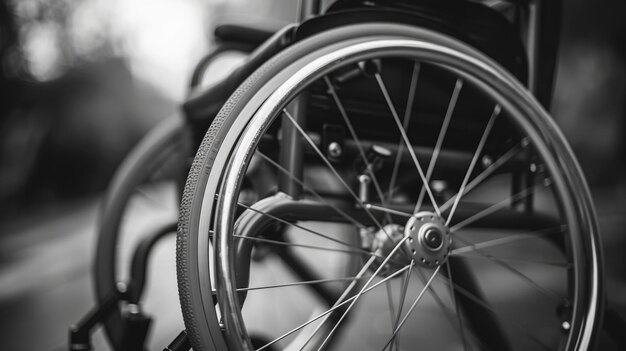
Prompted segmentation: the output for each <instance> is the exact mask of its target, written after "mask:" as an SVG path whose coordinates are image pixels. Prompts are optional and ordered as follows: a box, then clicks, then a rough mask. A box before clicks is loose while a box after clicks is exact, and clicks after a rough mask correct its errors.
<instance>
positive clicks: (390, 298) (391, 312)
mask: <svg viewBox="0 0 626 351" xmlns="http://www.w3.org/2000/svg"><path fill="white" fill-rule="evenodd" d="M385 285H386V286H387V306H389V321H390V322H391V331H393V330H394V329H395V326H394V316H395V315H396V312H395V311H396V309H395V307H394V305H393V293H392V291H391V283H390V282H387V283H385ZM401 308H402V306H400V309H401ZM395 345H396V348H397V349H399V347H398V340H397V339H396V340H395ZM392 348H393V347H392Z"/></svg>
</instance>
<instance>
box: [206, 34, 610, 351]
mask: <svg viewBox="0 0 626 351" xmlns="http://www.w3.org/2000/svg"><path fill="white" fill-rule="evenodd" d="M380 50H384V51H385V52H384V55H389V56H397V55H404V54H406V55H409V56H410V55H413V54H414V55H416V56H419V55H422V56H421V58H424V57H425V58H427V59H429V60H430V61H431V62H430V63H433V62H435V63H438V64H440V65H442V66H445V67H446V68H448V69H451V70H456V71H457V74H459V75H460V76H463V77H464V78H465V79H468V80H470V81H472V82H473V83H474V84H477V85H481V86H482V87H483V88H485V89H486V90H488V91H490V92H491V93H492V95H493V96H494V97H496V98H497V99H498V100H499V101H498V102H499V103H500V104H501V105H502V106H505V108H507V109H509V110H511V111H515V112H516V113H517V116H515V118H516V121H517V122H518V123H519V124H520V125H521V127H522V128H523V129H524V130H525V131H529V130H531V131H533V132H532V133H529V137H530V139H531V140H533V141H535V142H537V141H539V143H540V145H544V146H545V148H544V149H543V150H540V153H541V154H542V155H543V156H544V157H547V159H549V160H556V161H555V162H561V164H560V165H556V164H552V165H550V168H552V171H553V172H552V174H559V173H558V171H557V172H554V171H555V170H557V168H559V167H560V168H561V169H566V170H568V169H569V171H570V172H569V173H568V174H567V176H568V178H569V179H560V180H559V181H556V182H555V183H557V185H558V187H559V188H560V193H566V194H570V193H571V194H572V196H573V197H574V198H575V199H574V201H575V205H574V207H575V208H576V210H574V209H572V208H570V209H569V210H568V212H570V213H573V212H574V211H576V212H579V214H580V215H581V218H580V219H581V223H582V224H581V227H586V228H590V231H591V233H592V234H591V235H592V237H591V238H590V239H589V241H590V244H589V245H590V247H589V248H586V249H585V250H590V255H591V257H590V259H591V262H590V267H589V268H590V272H589V277H590V281H591V282H590V283H589V284H584V285H585V286H580V285H581V284H582V283H581V282H580V279H579V278H577V282H576V284H577V285H579V287H581V288H582V289H581V290H579V289H576V291H581V292H583V293H584V295H585V296H578V297H576V300H579V301H580V300H581V299H585V300H588V301H586V303H584V305H585V308H586V309H587V311H585V312H582V313H579V311H576V313H575V315H576V316H578V317H579V318H578V319H577V320H575V321H574V322H573V323H572V326H573V328H572V329H573V330H580V331H581V333H580V334H579V335H573V333H572V334H571V336H570V339H569V340H568V343H569V344H570V345H572V346H575V347H576V348H578V349H581V348H583V349H584V348H585V347H586V346H588V345H589V342H590V339H591V332H592V330H593V325H594V320H595V315H596V307H597V306H596V304H597V298H598V290H597V286H598V284H597V283H598V280H599V268H598V267H599V262H598V257H597V255H596V247H595V245H596V243H595V241H594V238H593V236H594V235H595V234H593V233H594V232H595V228H594V226H595V223H594V221H593V218H592V217H593V209H592V208H591V207H590V206H591V205H590V202H589V201H588V194H587V190H586V187H585V185H584V182H583V181H582V179H579V178H578V174H577V172H576V171H577V169H576V168H577V166H576V164H575V162H574V161H573V160H572V159H571V152H570V151H569V149H568V147H567V146H566V145H565V144H564V143H563V142H562V141H561V140H560V135H559V133H558V131H557V130H556V128H554V126H553V125H552V124H551V123H550V121H549V118H548V117H547V114H546V113H545V112H544V111H543V110H541V109H540V108H539V107H538V105H537V104H536V103H535V102H534V100H533V99H532V98H531V97H529V96H528V94H527V93H525V91H524V89H523V88H522V87H521V86H520V85H519V84H516V83H515V82H514V81H513V80H512V79H511V78H510V77H509V76H508V75H507V74H506V73H505V72H503V71H501V70H499V69H498V68H496V67H494V66H492V65H489V64H488V63H485V62H484V61H483V60H480V59H476V58H474V57H471V56H468V55H466V54H464V53H461V52H458V51H455V50H453V49H450V48H446V47H443V46H439V45H436V44H432V43H427V42H422V41H418V40H408V39H384V40H372V41H369V42H365V43H360V44H354V45H351V46H348V47H346V48H344V49H342V50H339V51H336V52H333V53H330V54H327V55H325V56H322V57H319V58H317V59H315V60H314V61H312V62H311V63H309V64H307V65H305V66H304V67H303V68H302V69H301V70H299V71H298V72H297V74H296V75H294V76H292V77H291V78H290V79H289V80H287V81H286V82H285V83H284V84H283V85H281V86H280V88H279V89H277V90H276V91H275V92H274V93H273V94H272V95H271V96H270V97H269V98H268V99H267V100H266V101H265V103H264V104H263V105H262V106H261V107H260V108H259V110H258V111H257V113H256V114H255V116H254V117H253V118H252V120H251V121H250V123H249V125H248V126H247V128H246V130H245V131H244V132H243V133H242V134H241V137H240V138H239V144H238V146H237V148H236V150H235V151H234V152H233V153H232V155H231V158H230V162H229V164H228V167H227V170H226V171H225V172H224V175H223V179H224V180H225V182H224V185H223V187H222V189H221V190H220V194H221V195H222V196H220V204H219V206H218V207H217V211H218V214H217V217H216V218H221V219H222V220H221V221H220V222H219V223H217V227H216V237H217V238H218V246H219V248H220V252H221V254H219V255H218V256H219V257H218V265H219V266H220V269H222V270H224V271H227V272H228V271H229V270H231V268H230V264H231V263H230V262H228V259H229V258H228V255H227V254H223V253H225V252H228V248H229V242H228V240H229V238H228V236H224V235H220V234H219V233H221V232H224V230H227V228H230V227H231V226H232V223H231V221H232V216H231V214H232V210H233V208H234V206H235V204H233V203H232V201H229V199H230V200H232V199H233V197H232V195H233V194H235V193H236V191H237V188H238V183H239V175H240V174H241V171H242V167H243V166H244V165H245V164H246V163H247V159H248V158H249V157H250V150H251V149H252V148H253V146H254V145H255V144H256V141H257V140H258V137H259V136H260V135H261V134H262V133H263V132H264V131H265V129H266V128H267V127H268V126H269V122H270V121H271V118H270V116H275V115H276V114H277V112H278V111H276V109H277V108H278V107H280V106H283V105H284V103H285V102H286V101H287V100H288V99H289V98H290V97H291V96H293V95H294V94H296V93H297V92H298V91H299V89H300V88H301V87H302V86H303V85H306V84H305V83H303V82H307V81H311V80H313V79H316V78H318V77H319V76H320V75H321V74H323V71H324V70H325V69H326V70H328V69H330V68H329V67H332V65H333V64H335V63H336V62H337V60H339V59H341V60H342V62H344V63H345V62H355V61H358V60H363V59H365V58H366V57H367V55H370V54H374V53H378V51H380ZM418 54H419V55H418ZM467 71H469V72H472V74H474V75H475V76H470V75H469V74H467V73H465V72H467ZM480 79H482V81H481V80H480ZM494 82H495V83H494ZM505 94H512V95H513V96H514V98H515V99H517V100H516V101H515V102H516V103H517V105H513V102H512V101H511V100H514V99H513V98H510V100H506V99H505ZM509 96H511V95H509ZM520 97H521V98H522V99H521V101H519V100H520ZM522 111H524V112H528V111H530V112H532V114H530V117H531V118H532V119H531V120H526V117H525V116H524V112H522ZM526 115H528V113H526ZM539 127H547V128H546V129H545V130H542V129H540V128H539ZM539 133H543V135H539ZM555 140H556V143H555ZM563 154H565V155H566V156H567V157H568V158H570V159H569V160H560V159H557V156H559V155H561V156H562V155H563ZM572 174H574V175H573V176H572ZM572 178H573V179H572ZM577 178H578V179H577ZM574 201H573V202H572V203H574ZM565 203H566V204H569V203H570V201H565ZM570 217H571V216H570ZM207 224H208V223H207ZM572 224H573V225H574V226H575V227H576V226H578V224H577V223H572ZM207 229H208V227H207ZM201 231H202V228H201ZM226 232H227V231H226ZM574 251H575V252H580V251H581V248H578V249H577V250H574ZM583 251H584V250H583ZM574 261H575V264H578V262H579V261H580V260H579V259H575V260H574ZM583 269H584V268H583V267H581V266H578V267H576V271H577V272H579V273H580V272H582V270H583ZM218 278H219V279H220V283H221V285H223V286H225V287H226V294H225V296H224V297H229V302H230V303H232V305H231V306H228V307H227V311H222V312H223V313H224V312H226V313H233V314H235V315H236V314H237V313H238V311H239V308H238V306H237V299H236V298H233V297H234V296H236V292H234V291H232V290H230V291H228V290H229V287H231V285H230V284H229V281H228V280H229V278H228V275H227V274H224V275H219V276H218ZM587 289H589V291H586V290H587ZM227 323H228V322H227ZM227 327H228V328H235V330H237V332H236V333H237V334H239V335H245V327H244V328H242V327H241V326H237V325H228V324H227ZM577 327H580V328H577Z"/></svg>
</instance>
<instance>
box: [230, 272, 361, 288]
mask: <svg viewBox="0 0 626 351" xmlns="http://www.w3.org/2000/svg"><path fill="white" fill-rule="evenodd" d="M366 278H370V277H369V276H366V277H356V276H354V277H345V278H333V279H316V280H306V281H299V282H291V283H282V284H272V285H265V286H254V287H248V288H238V289H237V291H252V290H264V289H275V288H284V287H290V286H300V285H312V284H324V283H336V282H346V281H349V282H352V281H358V280H362V279H366Z"/></svg>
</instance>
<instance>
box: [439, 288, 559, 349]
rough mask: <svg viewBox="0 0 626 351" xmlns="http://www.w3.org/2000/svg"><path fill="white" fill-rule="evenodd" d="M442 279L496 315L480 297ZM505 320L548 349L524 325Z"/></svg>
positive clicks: (546, 347)
mask: <svg viewBox="0 0 626 351" xmlns="http://www.w3.org/2000/svg"><path fill="white" fill-rule="evenodd" d="M442 281H443V282H444V283H445V284H446V285H451V286H452V287H453V288H454V290H455V291H456V292H458V293H459V294H461V295H463V296H465V297H466V298H468V299H470V300H472V301H473V302H474V303H476V304H478V305H479V306H481V307H483V308H484V309H486V310H487V311H489V312H491V313H493V314H494V315H496V316H498V315H499V313H497V312H496V311H495V310H494V309H493V308H492V307H491V306H489V305H488V304H487V303H486V302H484V301H482V300H481V299H479V298H478V297H476V296H475V295H474V294H472V293H470V292H469V291H467V290H465V289H464V288H462V287H461V286H459V285H458V284H456V283H453V282H450V281H449V280H446V279H442ZM504 321H505V322H507V323H508V324H511V325H512V326H515V327H516V328H517V329H519V330H520V331H521V332H522V333H523V334H524V335H525V336H526V337H527V338H528V339H529V340H531V341H533V342H534V343H535V344H537V345H538V346H540V347H542V348H543V349H544V350H547V351H549V350H550V347H548V346H546V345H545V344H544V343H543V342H542V341H541V340H539V339H537V338H536V337H535V336H533V335H532V333H531V332H530V331H528V329H526V328H525V327H524V326H522V325H521V324H519V323H517V322H515V321H512V320H510V319H504Z"/></svg>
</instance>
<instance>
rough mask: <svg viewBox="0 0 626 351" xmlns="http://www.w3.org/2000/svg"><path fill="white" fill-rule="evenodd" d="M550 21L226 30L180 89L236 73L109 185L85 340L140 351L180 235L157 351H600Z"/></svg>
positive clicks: (430, 20) (530, 16)
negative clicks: (140, 215)
mask: <svg viewBox="0 0 626 351" xmlns="http://www.w3.org/2000/svg"><path fill="white" fill-rule="evenodd" d="M560 6H561V4H560V2H559V1H539V0H537V1H532V0H503V1H465V0H446V1H434V0H420V1H409V0H378V1H370V0H339V1H335V2H333V3H332V4H330V5H327V6H322V4H321V2H320V1H303V2H301V4H300V10H301V11H300V19H301V21H300V22H299V23H297V24H293V25H289V26H287V27H285V28H282V29H280V30H278V31H276V32H275V33H272V32H271V31H269V32H268V31H263V30H255V29H253V28H247V27H241V26H223V27H220V28H218V29H217V30H216V36H217V37H218V38H221V45H218V46H217V49H216V52H214V53H212V54H210V55H209V56H208V57H207V58H206V59H205V60H203V61H202V62H201V63H200V64H199V66H198V69H197V70H196V73H195V74H194V78H193V79H192V87H196V86H197V85H198V81H199V77H200V76H201V75H202V72H203V70H205V69H206V67H207V66H208V65H209V64H210V63H211V61H212V60H213V59H214V58H215V57H217V56H219V54H221V53H223V52H225V51H240V52H245V53H247V58H246V59H245V61H244V62H243V63H242V64H241V65H240V66H239V67H238V68H237V69H236V70H234V71H233V72H232V73H231V74H230V75H229V76H228V77H227V78H226V79H224V80H221V81H219V82H215V83H214V84H212V85H210V86H208V87H204V88H201V89H194V90H192V93H191V94H190V97H189V99H188V100H187V101H186V102H185V104H184V105H183V111H184V115H185V116H184V119H177V120H175V121H168V122H167V124H165V125H164V126H161V127H160V128H159V129H157V130H156V131H155V132H154V133H152V134H151V135H150V136H148V137H147V138H146V140H145V141H144V142H142V144H141V146H139V147H138V149H137V150H136V151H135V152H134V153H133V154H132V155H131V156H129V158H128V159H127V161H126V162H125V163H124V166H123V167H122V168H121V170H120V171H119V173H118V175H117V177H116V178H115V180H114V182H113V185H112V187H111V191H110V192H109V195H108V197H107V200H106V202H105V209H104V212H103V213H104V216H103V220H102V224H101V227H100V229H101V231H100V235H99V244H98V245H99V246H98V253H97V258H96V264H95V268H96V269H95V273H96V274H95V277H96V294H97V298H98V301H99V305H100V309H99V310H98V312H99V313H100V314H98V316H97V318H96V314H97V313H96V314H94V315H93V316H91V317H93V318H92V319H87V320H89V321H96V320H100V319H104V323H103V324H104V326H105V329H106V331H107V335H108V338H109V340H110V342H111V344H112V345H113V347H114V348H115V349H120V350H124V349H140V348H142V347H143V345H144V343H145V340H144V339H145V334H146V330H147V329H148V326H149V323H150V321H149V318H147V317H146V316H144V315H142V313H141V312H140V311H139V310H138V308H137V306H139V304H140V297H141V292H142V290H143V286H144V281H145V270H146V265H147V263H146V262H147V256H148V255H149V252H150V250H151V248H152V247H153V246H154V243H155V242H157V241H158V240H160V239H161V238H162V237H164V236H165V235H166V234H167V233H171V232H174V231H177V238H176V241H177V242H176V264H177V279H178V292H179V298H180V304H181V310H182V315H183V319H184V324H185V330H184V332H183V333H181V335H180V336H179V338H178V339H177V340H175V342H174V343H173V344H172V345H174V346H171V349H177V350H182V349H188V348H189V347H190V346H191V347H192V348H193V349H194V350H226V349H227V350H291V349H299V350H309V349H312V350H313V349H315V350H321V349H342V350H343V349H348V350H369V349H372V350H401V349H434V350H448V349H449V350H587V349H591V348H593V345H594V344H595V341H596V339H597V334H598V331H599V329H600V321H601V320H602V313H603V303H604V293H603V283H602V273H601V272H602V255H601V250H600V245H599V241H598V225H597V219H596V215H595V210H594V206H593V203H592V201H591V196H590V193H589V190H588V187H587V185H586V183H585V179H584V176H583V174H582V172H581V170H580V167H579V166H578V164H577V162H576V160H575V158H574V156H573V153H572V151H571V149H570V148H569V146H568V144H567V142H566V141H565V139H564V137H563V136H562V134H561V132H560V131H559V129H558V127H557V126H556V124H555V123H554V121H553V120H552V118H551V117H550V115H549V114H548V112H547V110H546V109H547V108H548V107H549V101H550V98H551V89H552V84H553V79H552V76H553V74H554V67H555V62H556V45H557V43H558V30H557V29H558V26H559V23H560V22H559V15H560ZM194 153H195V157H193V154H194ZM192 157H193V161H191V158H192ZM157 170H158V171H157ZM159 174H161V176H159ZM159 177H162V178H159ZM155 178H156V179H157V181H158V179H168V180H169V181H172V183H173V184H174V185H173V186H174V188H175V189H176V190H177V194H181V195H180V206H179V207H178V219H177V220H174V221H172V222H171V223H166V224H164V225H163V226H162V227H161V228H160V229H158V230H156V231H155V233H153V234H152V235H149V236H147V237H146V238H145V239H144V240H143V241H142V242H141V243H140V244H139V245H138V246H137V247H138V249H137V251H136V252H135V256H134V258H133V260H132V262H131V274H130V278H129V280H128V283H127V284H125V285H124V286H122V285H120V284H119V279H118V276H117V273H116V270H117V269H118V268H117V262H118V260H119V259H118V254H117V253H116V247H117V245H118V242H119V240H120V235H119V232H120V230H119V228H120V222H121V220H122V218H123V216H124V212H125V208H126V207H125V206H126V204H127V203H128V201H129V198H130V197H131V195H132V194H134V193H135V190H136V189H137V188H139V187H141V186H142V184H145V183H146V182H152V181H153V180H154V179H155ZM185 179H186V180H185ZM103 311H106V313H105V312H103ZM103 314H106V317H102V315H103ZM90 323H91V322H85V323H83V325H93V324H94V323H95V322H94V323H91V324H90ZM76 330H81V331H84V328H83V329H81V328H76V329H75V331H76ZM79 334H80V333H78V334H76V335H79ZM79 336H81V337H82V339H81V338H79V337H76V340H78V341H77V342H75V344H77V345H78V344H80V343H81V342H82V341H84V340H83V339H84V335H82V334H80V335H79Z"/></svg>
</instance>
